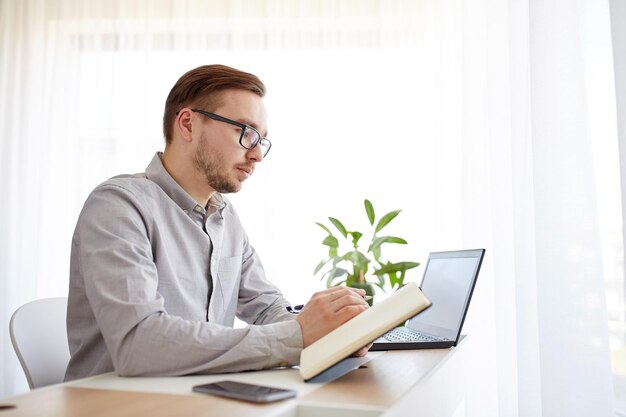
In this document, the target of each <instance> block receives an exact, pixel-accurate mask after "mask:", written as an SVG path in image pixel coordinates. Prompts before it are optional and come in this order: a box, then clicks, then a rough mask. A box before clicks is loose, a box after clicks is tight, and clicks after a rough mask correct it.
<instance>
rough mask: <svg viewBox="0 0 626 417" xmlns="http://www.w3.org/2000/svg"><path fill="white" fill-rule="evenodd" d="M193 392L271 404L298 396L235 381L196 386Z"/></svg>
mask: <svg viewBox="0 0 626 417" xmlns="http://www.w3.org/2000/svg"><path fill="white" fill-rule="evenodd" d="M193 391H194V392H201V393H204V394H214V395H220V396H222V397H228V398H235V399H238V400H244V401H252V402H255V403H269V402H272V401H279V400H284V399H287V398H293V397H295V396H296V395H297V392H296V391H294V390H291V389H282V388H274V387H266V386H263V385H254V384H245V383H243V382H235V381H219V382H213V383H211V384H204V385H196V386H195V387H193Z"/></svg>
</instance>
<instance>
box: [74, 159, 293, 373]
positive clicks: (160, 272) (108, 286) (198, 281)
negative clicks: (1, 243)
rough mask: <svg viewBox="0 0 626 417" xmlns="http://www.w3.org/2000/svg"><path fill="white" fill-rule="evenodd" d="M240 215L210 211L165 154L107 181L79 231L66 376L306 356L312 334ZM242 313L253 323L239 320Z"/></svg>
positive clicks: (234, 365)
mask: <svg viewBox="0 0 626 417" xmlns="http://www.w3.org/2000/svg"><path fill="white" fill-rule="evenodd" d="M288 305H289V303H288V302H287V301H286V300H285V299H284V298H283V296H282V294H281V293H280V291H279V290H278V289H277V288H276V287H275V286H274V285H273V284H272V283H271V282H270V281H268V280H267V278H266V277H265V273H264V271H263V267H262V265H261V262H260V260H259V257H258V256H257V254H256V252H255V251H254V249H253V248H252V246H250V242H249V241H248V237H247V235H246V233H245V231H244V229H243V227H242V225H241V222H240V220H239V217H238V216H237V213H236V212H235V210H234V209H233V207H232V205H231V204H229V203H228V202H227V201H226V200H225V199H224V198H223V197H222V196H221V195H219V193H215V194H214V195H213V197H212V198H211V200H210V201H209V205H208V211H207V210H205V209H204V208H203V207H201V206H199V205H198V204H197V203H196V202H195V201H194V200H193V198H191V196H189V194H187V192H185V190H184V189H183V188H182V187H180V185H178V184H177V183H176V182H175V181H174V179H173V178H172V177H171V176H170V175H169V174H168V172H167V171H166V170H165V168H164V167H163V164H162V163H161V158H160V154H159V153H157V154H156V155H155V156H154V158H153V159H152V162H151V163H150V165H148V167H147V168H146V172H145V174H136V175H122V176H118V177H115V178H112V179H110V180H108V181H106V182H104V183H103V184H101V185H99V186H98V187H96V189H95V190H94V191H93V192H92V193H91V195H90V196H89V197H88V198H87V201H86V202H85V206H84V207H83V210H82V212H81V214H80V217H79V219H78V223H77V225H76V230H75V232H74V237H73V239H72V257H71V262H70V286H69V300H68V309H67V331H68V339H69V345H70V353H71V359H70V362H69V365H68V368H67V372H66V375H65V379H66V380H72V379H76V378H81V377H86V376H89V375H96V374H100V373H104V372H110V371H113V370H115V371H116V372H117V373H118V374H119V375H127V376H130V375H184V374H193V373H215V372H236V371H243V370H252V369H263V368H271V367H275V366H284V365H293V364H297V363H298V362H299V359H300V351H301V350H302V332H301V329H300V325H299V324H298V322H297V321H295V320H293V318H294V315H293V314H290V313H289V312H287V310H286V307H287V306H288ZM235 316H237V317H239V318H240V319H241V320H243V321H245V322H247V323H248V324H249V325H248V326H247V327H245V328H238V329H233V328H232V326H233V322H234V319H235Z"/></svg>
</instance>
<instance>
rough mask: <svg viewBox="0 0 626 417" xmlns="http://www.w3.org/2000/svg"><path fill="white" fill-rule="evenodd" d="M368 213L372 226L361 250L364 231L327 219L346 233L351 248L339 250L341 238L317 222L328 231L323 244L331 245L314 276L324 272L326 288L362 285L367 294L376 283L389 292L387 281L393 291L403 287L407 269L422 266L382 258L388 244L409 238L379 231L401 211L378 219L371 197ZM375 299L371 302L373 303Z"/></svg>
mask: <svg viewBox="0 0 626 417" xmlns="http://www.w3.org/2000/svg"><path fill="white" fill-rule="evenodd" d="M364 205H365V213H366V214H367V219H368V221H369V224H370V226H371V227H372V233H371V239H370V242H369V244H368V246H367V251H365V252H364V251H363V250H361V247H360V242H361V238H362V237H363V233H361V232H359V231H349V230H348V229H347V228H346V227H345V226H344V224H343V223H342V222H340V221H339V220H338V219H336V218H334V217H329V218H328V220H330V222H331V223H332V225H333V226H334V227H335V228H336V229H337V230H338V231H339V233H340V234H341V236H343V239H344V242H346V243H347V244H348V246H349V247H350V249H349V250H347V251H345V252H344V253H340V241H339V239H338V238H337V237H336V236H335V235H334V234H333V232H331V229H330V227H327V226H326V225H324V224H322V223H319V222H316V224H317V225H318V226H319V227H321V228H322V229H324V231H325V232H326V233H327V235H326V237H325V238H324V240H323V241H322V245H324V246H328V257H325V258H324V259H323V260H322V261H320V263H319V264H318V265H317V267H316V268H315V272H314V275H317V274H319V273H321V278H320V279H321V280H326V286H327V287H329V288H330V287H334V286H337V285H341V284H345V285H346V286H348V287H354V288H362V289H364V290H365V291H366V293H367V294H368V295H371V296H372V297H373V296H374V286H377V287H379V288H380V289H381V290H383V291H386V289H385V283H386V282H387V283H389V287H390V288H391V289H392V290H397V289H399V288H401V287H402V286H404V278H405V275H406V271H408V270H409V269H412V268H415V267H417V266H419V262H390V261H388V260H384V258H383V257H382V248H383V245H385V244H399V245H406V243H407V242H406V240H404V239H402V238H400V237H396V236H379V235H378V233H379V232H380V231H381V230H382V229H383V228H384V227H385V226H387V225H388V224H389V223H390V222H391V221H392V220H393V219H395V218H396V216H397V215H398V214H399V213H400V210H394V211H391V212H389V213H387V214H385V215H384V216H382V217H381V218H380V219H379V220H378V222H376V215H375V212H374V206H373V205H372V203H371V202H370V201H369V200H367V199H366V200H365V201H364ZM372 302H373V299H372V300H370V301H369V303H370V304H372Z"/></svg>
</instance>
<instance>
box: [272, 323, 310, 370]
mask: <svg viewBox="0 0 626 417" xmlns="http://www.w3.org/2000/svg"><path fill="white" fill-rule="evenodd" d="M270 326H272V327H273V329H272V330H274V334H275V336H276V337H275V338H272V342H271V347H270V363H269V366H268V367H269V368H275V367H278V366H291V365H298V364H299V363H300V353H301V352H302V346H303V340H302V328H301V327H300V323H298V321H297V320H295V319H293V320H286V321H281V322H279V323H273V324H271V325H270Z"/></svg>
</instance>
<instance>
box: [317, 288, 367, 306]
mask: <svg viewBox="0 0 626 417" xmlns="http://www.w3.org/2000/svg"><path fill="white" fill-rule="evenodd" d="M338 288H339V291H333V292H329V293H328V294H325V295H323V296H322V297H324V298H326V299H327V300H328V302H333V301H336V300H338V299H339V298H341V297H344V296H346V295H352V296H355V297H357V298H360V299H361V300H362V299H363V296H364V295H365V291H364V290H361V289H360V288H346V287H338Z"/></svg>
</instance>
